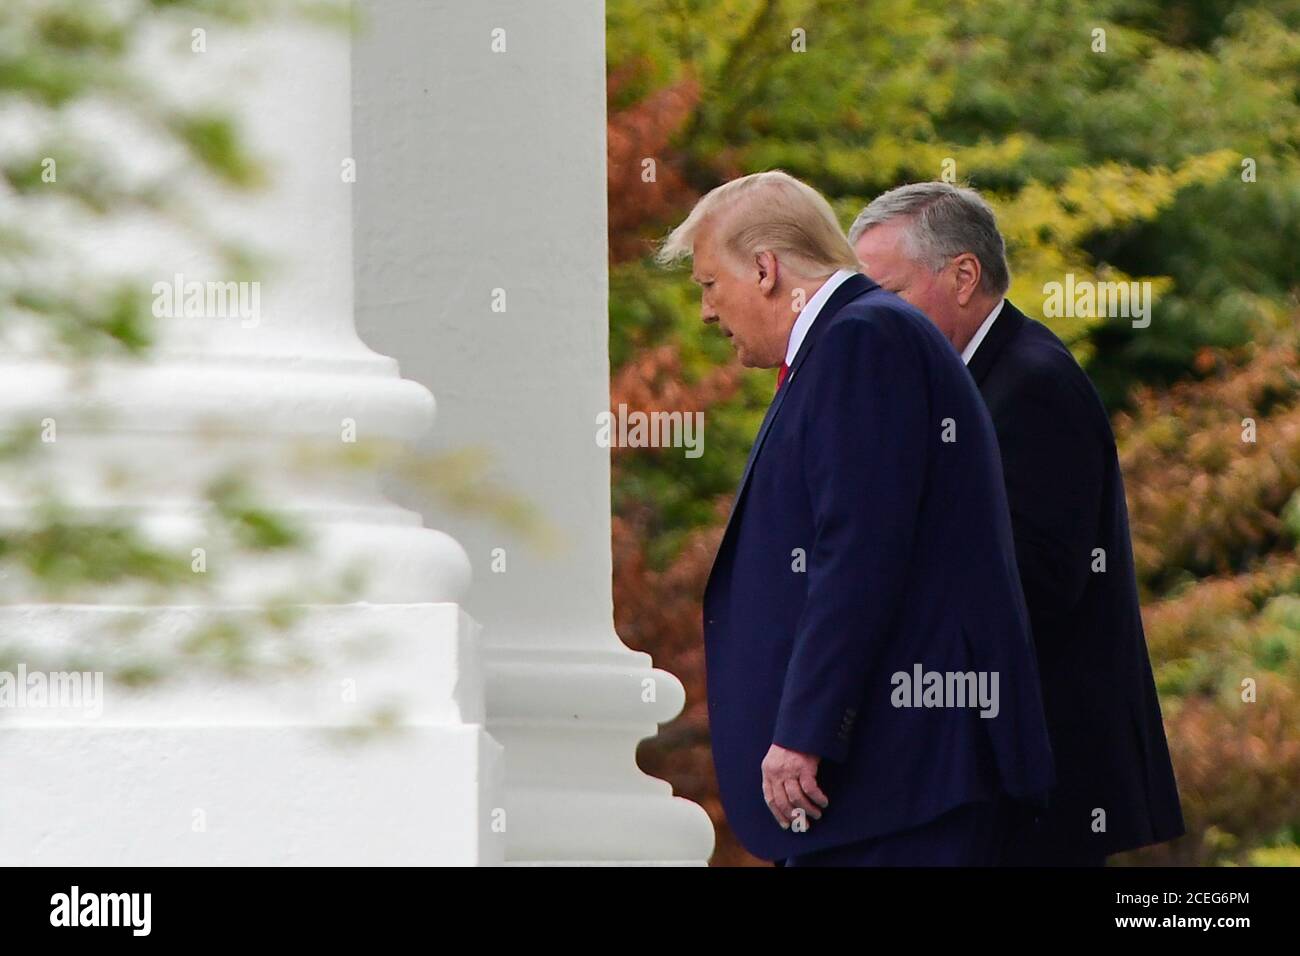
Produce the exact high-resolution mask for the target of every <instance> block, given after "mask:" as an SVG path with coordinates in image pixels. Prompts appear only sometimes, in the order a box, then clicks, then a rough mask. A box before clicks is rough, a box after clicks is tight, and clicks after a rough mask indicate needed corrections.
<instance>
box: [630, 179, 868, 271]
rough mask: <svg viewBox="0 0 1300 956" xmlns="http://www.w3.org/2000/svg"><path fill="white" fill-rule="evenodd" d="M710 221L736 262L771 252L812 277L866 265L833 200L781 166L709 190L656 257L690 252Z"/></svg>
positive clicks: (666, 259) (669, 259)
mask: <svg viewBox="0 0 1300 956" xmlns="http://www.w3.org/2000/svg"><path fill="white" fill-rule="evenodd" d="M706 221H716V222H717V223H718V224H719V228H720V229H721V233H720V237H719V238H720V239H721V240H722V244H723V247H724V248H726V249H727V250H728V251H729V252H730V253H731V254H732V256H733V257H735V258H736V259H737V261H742V262H746V261H749V260H751V259H752V257H753V256H754V254H755V253H758V252H771V253H773V254H774V255H776V257H777V259H778V260H779V261H780V262H782V263H784V264H786V265H788V266H789V267H790V268H791V269H792V270H793V271H794V272H796V273H797V274H799V275H804V276H810V277H815V276H820V275H827V274H829V273H832V272H834V271H836V270H837V269H852V270H854V271H857V270H858V269H859V268H861V264H860V263H859V262H858V257H857V256H856V255H855V254H854V252H853V247H852V246H851V245H849V241H848V239H846V238H845V237H844V232H843V230H841V229H840V224H839V222H838V220H836V218H835V213H834V211H833V210H832V209H831V205H830V203H828V202H827V201H826V200H825V198H823V197H822V194H821V193H819V192H818V191H817V190H815V189H813V188H812V187H811V186H809V185H808V184H807V183H804V182H800V181H799V180H797V179H795V178H794V177H793V176H791V175H790V174H789V173H786V172H782V171H781V170H779V169H774V170H771V171H769V172H765V173H754V174H752V175H750V176H741V177H740V178H739V179H733V180H731V182H728V183H723V184H722V185H721V186H718V187H717V188H715V189H713V190H710V191H709V192H708V193H706V194H705V195H704V196H703V197H702V198H701V199H700V201H699V202H697V203H696V204H695V208H694V209H692V210H691V214H690V215H689V216H687V217H686V219H685V220H684V221H683V222H682V224H681V225H679V226H678V227H677V228H676V229H674V230H673V231H672V232H671V233H669V234H668V237H667V238H666V239H665V240H664V241H663V243H662V245H661V246H660V247H659V252H658V254H657V255H656V256H655V258H656V259H657V260H658V261H659V262H660V263H661V264H663V265H670V264H672V263H674V262H678V261H679V260H681V259H685V258H686V257H688V256H690V255H691V253H692V251H693V249H694V246H695V237H696V235H697V234H698V233H699V231H700V227H701V226H703V225H704V223H705V222H706Z"/></svg>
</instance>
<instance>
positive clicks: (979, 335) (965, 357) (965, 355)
mask: <svg viewBox="0 0 1300 956" xmlns="http://www.w3.org/2000/svg"><path fill="white" fill-rule="evenodd" d="M1006 301H1007V300H1006V299H1005V298H1002V299H998V302H997V305H995V306H993V311H992V312H990V313H989V314H988V318H986V319H985V320H984V324H983V325H981V326H980V327H979V328H978V329H977V330H976V331H975V335H974V337H972V338H971V340H970V341H969V342H967V343H966V347H965V348H964V349H962V350H961V360H962V361H963V362H965V363H966V364H967V365H969V364H970V360H971V358H973V357H974V355H975V350H976V349H977V348H979V347H980V343H981V342H983V341H984V336H986V335H988V334H989V329H991V328H993V320H994V319H996V318H997V317H998V313H999V312H1001V311H1002V305H1003V303H1005V302H1006Z"/></svg>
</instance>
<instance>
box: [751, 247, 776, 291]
mask: <svg viewBox="0 0 1300 956" xmlns="http://www.w3.org/2000/svg"><path fill="white" fill-rule="evenodd" d="M754 268H755V269H757V270H758V288H759V290H760V291H761V292H762V293H763V295H771V294H772V293H773V292H775V291H776V283H777V278H778V277H779V275H780V266H778V265H777V261H776V256H774V255H772V253H771V252H768V251H767V250H764V251H762V252H756V253H754Z"/></svg>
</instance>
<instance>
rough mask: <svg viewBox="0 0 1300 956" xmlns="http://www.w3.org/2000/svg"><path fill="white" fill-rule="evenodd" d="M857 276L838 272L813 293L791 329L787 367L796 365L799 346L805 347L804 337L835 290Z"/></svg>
mask: <svg viewBox="0 0 1300 956" xmlns="http://www.w3.org/2000/svg"><path fill="white" fill-rule="evenodd" d="M855 275H857V273H856V272H853V271H852V270H849V269H840V270H838V271H836V273H835V274H834V275H832V276H831V277H830V278H829V279H827V280H826V281H825V282H823V283H822V287H821V288H820V289H818V290H817V291H816V292H815V293H813V297H812V298H811V299H809V300H808V302H807V303H806V304H805V305H804V307H803V308H802V309H801V310H800V311H799V317H798V318H797V319H795V320H794V327H793V328H792V329H790V340H789V343H788V344H787V345H786V348H785V364H786V365H793V364H794V357H795V356H796V355H798V354H799V346H801V345H803V340H804V337H805V336H807V335H808V330H809V329H810V328H812V324H813V320H814V319H816V318H817V313H818V312H820V311H821V310H822V306H824V305H825V304H826V300H827V299H829V298H830V297H831V296H832V295H834V294H835V290H836V289H838V288H839V287H840V286H841V285H843V284H844V282H845V281H846V280H847V279H850V278H852V277H853V276H855Z"/></svg>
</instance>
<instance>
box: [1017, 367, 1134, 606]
mask: <svg viewBox="0 0 1300 956" xmlns="http://www.w3.org/2000/svg"><path fill="white" fill-rule="evenodd" d="M999 419H1000V420H999V421H997V422H996V423H995V424H996V429H997V435H998V445H999V446H1000V448H1001V451H1002V471H1003V475H1004V477H1005V479H1006V483H1007V502H1008V504H1009V505H1010V506H1011V527H1012V531H1013V533H1014V535H1015V542H1016V564H1017V565H1018V566H1019V569H1020V579H1021V584H1022V586H1023V588H1024V592H1025V604H1026V605H1027V606H1028V608H1029V613H1030V616H1031V618H1033V619H1034V620H1039V621H1041V620H1050V619H1052V618H1059V617H1060V616H1061V615H1063V614H1066V613H1068V612H1069V611H1070V610H1071V609H1072V608H1074V606H1075V605H1076V604H1078V602H1079V600H1080V599H1081V598H1082V597H1083V592H1084V590H1085V589H1086V588H1087V586H1088V579H1089V575H1090V574H1091V573H1092V560H1093V554H1092V551H1093V548H1095V547H1097V546H1098V523H1099V521H1100V516H1101V495H1102V486H1103V482H1104V480H1105V468H1106V461H1107V446H1106V436H1104V435H1102V434H1101V433H1100V432H1099V430H1098V429H1097V428H1096V426H1095V424H1094V416H1093V415H1092V414H1091V409H1090V408H1089V405H1088V400H1087V397H1086V396H1084V395H1083V394H1081V393H1079V392H1078V391H1077V390H1075V389H1074V388H1073V387H1072V385H1071V383H1070V382H1069V381H1068V379H1063V378H1062V377H1060V376H1054V375H1052V374H1050V373H1049V372H1048V371H1046V370H1036V371H1034V372H1033V373H1031V374H1029V375H1027V376H1026V377H1025V379H1024V381H1023V382H1022V383H1021V384H1020V385H1019V387H1018V388H1016V389H1015V390H1014V391H1013V393H1012V394H1011V396H1010V399H1009V401H1008V404H1007V408H1006V410H1005V411H1004V412H1003V414H1002V415H1000V416H999ZM1108 558H1109V556H1108Z"/></svg>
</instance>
